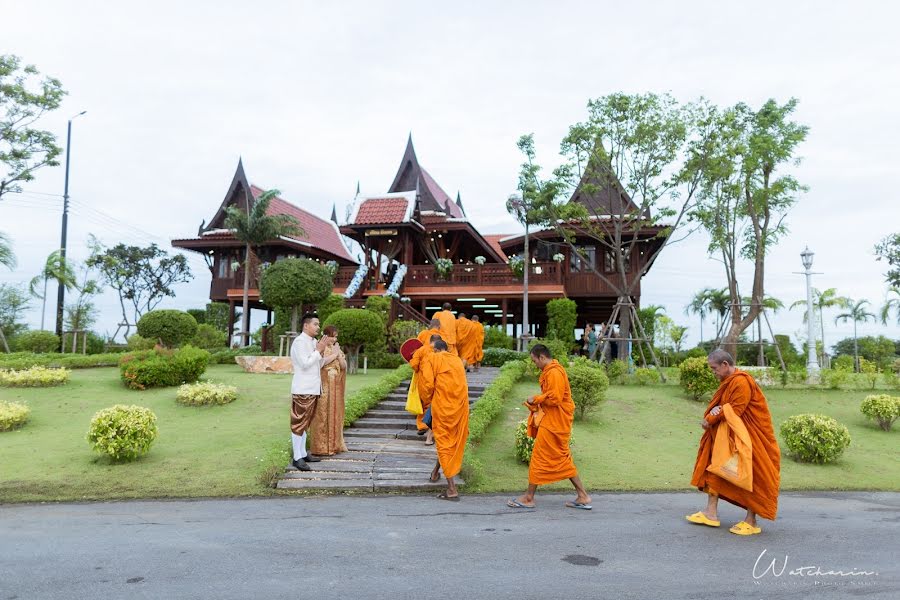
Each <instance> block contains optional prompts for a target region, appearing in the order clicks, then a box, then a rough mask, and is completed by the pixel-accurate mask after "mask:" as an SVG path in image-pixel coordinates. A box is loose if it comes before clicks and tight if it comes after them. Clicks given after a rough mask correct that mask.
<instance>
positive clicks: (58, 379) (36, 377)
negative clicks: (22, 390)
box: [0, 367, 69, 387]
mask: <svg viewBox="0 0 900 600" xmlns="http://www.w3.org/2000/svg"><path fill="white" fill-rule="evenodd" d="M67 383H69V370H68V369H49V368H47V367H30V368H28V369H24V370H22V371H0V387H51V386H55V385H65V384H67Z"/></svg>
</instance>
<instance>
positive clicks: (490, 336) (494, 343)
mask: <svg viewBox="0 0 900 600" xmlns="http://www.w3.org/2000/svg"><path fill="white" fill-rule="evenodd" d="M515 347H516V340H514V339H513V337H512V336H511V335H508V334H507V333H506V332H505V331H504V330H503V329H501V328H500V326H498V325H488V326H486V327H485V328H484V349H485V350H487V349H488V348H502V349H505V350H512V349H513V348H515Z"/></svg>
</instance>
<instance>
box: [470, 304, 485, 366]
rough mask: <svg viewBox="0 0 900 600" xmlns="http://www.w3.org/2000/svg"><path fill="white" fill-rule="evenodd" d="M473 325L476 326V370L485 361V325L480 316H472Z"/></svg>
mask: <svg viewBox="0 0 900 600" xmlns="http://www.w3.org/2000/svg"><path fill="white" fill-rule="evenodd" d="M472 323H474V324H475V326H476V328H475V353H474V359H475V370H476V371H477V370H479V369H480V368H481V361H482V360H484V324H483V323H481V319H479V318H478V315H472Z"/></svg>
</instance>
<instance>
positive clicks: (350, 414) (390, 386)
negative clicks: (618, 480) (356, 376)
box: [344, 364, 412, 427]
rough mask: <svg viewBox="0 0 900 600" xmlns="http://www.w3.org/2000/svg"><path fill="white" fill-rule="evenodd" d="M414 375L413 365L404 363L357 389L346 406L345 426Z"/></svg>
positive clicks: (351, 423)
mask: <svg viewBox="0 0 900 600" xmlns="http://www.w3.org/2000/svg"><path fill="white" fill-rule="evenodd" d="M411 377H412V367H410V366H409V365H406V364H405V365H403V366H400V367H397V368H396V369H394V370H393V371H391V372H390V373H387V374H386V375H384V376H383V377H382V378H381V379H379V380H378V381H376V382H375V383H374V384H372V385H370V386H367V387H364V388H363V389H361V390H357V391H356V392H355V393H354V394H352V395H350V396H349V397H348V398H347V400H346V402H345V408H344V427H350V426H351V425H353V423H354V422H355V421H356V420H357V419H359V418H360V417H362V416H363V415H364V414H366V413H367V412H368V411H369V409H371V408H372V407H374V406H375V405H376V404H378V403H379V402H381V401H382V400H383V399H384V397H385V396H387V395H388V394H390V393H391V392H393V391H394V390H395V389H396V388H397V386H398V385H400V383H401V382H402V381H404V380H406V379H410V378H411Z"/></svg>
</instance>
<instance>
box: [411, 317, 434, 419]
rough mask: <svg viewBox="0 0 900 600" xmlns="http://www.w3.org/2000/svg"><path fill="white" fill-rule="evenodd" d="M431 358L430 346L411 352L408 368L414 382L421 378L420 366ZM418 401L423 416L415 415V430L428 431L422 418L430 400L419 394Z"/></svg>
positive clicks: (432, 351)
mask: <svg viewBox="0 0 900 600" xmlns="http://www.w3.org/2000/svg"><path fill="white" fill-rule="evenodd" d="M432 331H437V330H432ZM432 356H434V350H432V348H431V344H428V343H426V344H425V345H424V346H422V347H421V348H419V349H418V350H416V351H415V352H413V355H412V356H411V357H410V359H409V366H410V367H412V370H413V372H414V373H415V376H416V382H418V380H419V378H420V377H421V376H422V365H423V364H424V363H426V362H428V361H430V360H431V357H432ZM417 387H418V383H417ZM420 389H421V388H420ZM419 399H420V400H421V401H422V410H423V414H421V415H416V429H418V430H419V431H422V430H423V429H428V426H427V425H425V423H424V422H423V421H422V418H423V417H424V416H425V414H424V410H425V409H427V408H428V405H430V404H431V399H428V400H426V399H425V398H423V397H422V394H421V392H420V393H419Z"/></svg>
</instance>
